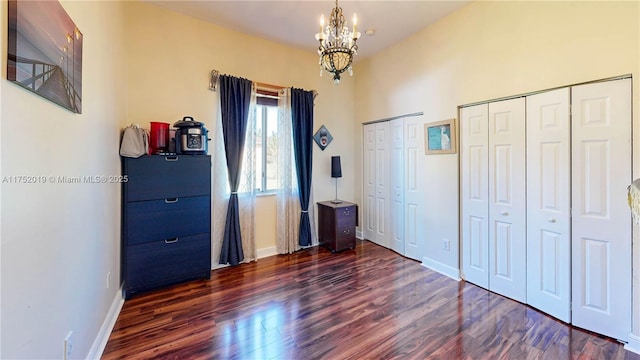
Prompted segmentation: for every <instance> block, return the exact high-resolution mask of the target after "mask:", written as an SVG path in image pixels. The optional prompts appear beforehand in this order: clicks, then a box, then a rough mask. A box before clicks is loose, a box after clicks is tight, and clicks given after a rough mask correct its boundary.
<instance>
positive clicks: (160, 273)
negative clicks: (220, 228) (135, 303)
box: [125, 234, 211, 290]
mask: <svg viewBox="0 0 640 360" xmlns="http://www.w3.org/2000/svg"><path fill="white" fill-rule="evenodd" d="M210 253H211V239H210V236H209V234H201V235H196V236H187V237H183V238H177V239H174V240H168V241H156V242H152V243H146V244H141V245H134V246H129V247H127V264H126V268H127V277H126V279H127V280H126V283H125V287H126V288H127V289H136V290H145V289H150V288H153V287H156V286H160V285H166V284H171V283H173V282H176V281H179V280H183V279H186V278H189V277H191V276H192V277H193V278H196V277H203V276H206V275H207V272H208V271H210V270H211V263H210Z"/></svg>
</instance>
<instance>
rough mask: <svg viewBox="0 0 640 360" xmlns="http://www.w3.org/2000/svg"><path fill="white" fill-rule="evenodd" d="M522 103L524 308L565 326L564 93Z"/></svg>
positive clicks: (567, 257) (566, 202) (568, 266)
mask: <svg viewBox="0 0 640 360" xmlns="http://www.w3.org/2000/svg"><path fill="white" fill-rule="evenodd" d="M526 101H527V304H529V305H531V306H533V307H535V308H538V309H540V310H542V311H544V312H545V313H547V314H549V315H552V316H554V317H556V318H558V319H560V320H562V321H565V322H570V321H571V309H570V307H571V233H570V227H571V221H570V217H569V207H570V196H569V195H570V190H571V186H570V185H571V184H570V180H571V179H570V165H571V163H570V146H569V139H570V121H569V88H564V89H558V90H554V91H549V92H545V93H541V94H536V95H532V96H528V97H527V100H526Z"/></svg>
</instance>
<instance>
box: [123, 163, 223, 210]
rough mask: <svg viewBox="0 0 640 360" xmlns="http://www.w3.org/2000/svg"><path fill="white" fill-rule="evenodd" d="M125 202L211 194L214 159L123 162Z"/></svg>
mask: <svg viewBox="0 0 640 360" xmlns="http://www.w3.org/2000/svg"><path fill="white" fill-rule="evenodd" d="M123 174H124V175H127V182H126V183H125V186H124V199H125V201H141V200H156V199H164V198H174V197H187V196H198V195H207V194H210V193H211V157H210V156H206V155H202V156H196V155H181V156H160V155H146V156H142V157H140V158H137V159H133V158H124V159H123Z"/></svg>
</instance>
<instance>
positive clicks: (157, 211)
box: [125, 196, 211, 245]
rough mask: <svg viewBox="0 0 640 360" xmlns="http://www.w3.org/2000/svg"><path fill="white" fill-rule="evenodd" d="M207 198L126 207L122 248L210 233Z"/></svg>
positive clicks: (140, 202) (163, 201) (137, 203)
mask: <svg viewBox="0 0 640 360" xmlns="http://www.w3.org/2000/svg"><path fill="white" fill-rule="evenodd" d="M210 223H211V198H210V197H209V196H197V197H186V198H173V199H163V200H150V201H136V202H130V203H128V204H127V209H126V215H125V226H126V235H127V236H126V239H127V243H126V244H125V245H135V244H141V243H146V242H152V241H159V240H166V239H172V238H175V237H180V236H187V235H196V234H202V233H208V232H210V228H209V224H210Z"/></svg>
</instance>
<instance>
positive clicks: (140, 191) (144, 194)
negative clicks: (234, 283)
mask: <svg viewBox="0 0 640 360" xmlns="http://www.w3.org/2000/svg"><path fill="white" fill-rule="evenodd" d="M122 161H123V163H122V174H123V175H126V176H127V182H126V183H124V184H123V193H122V281H123V282H124V285H123V291H124V296H125V298H127V299H128V298H130V297H131V296H132V295H134V294H136V293H138V292H141V291H147V290H152V289H156V288H159V287H162V286H166V285H170V284H175V283H179V282H183V281H187V280H192V279H197V278H206V279H209V278H210V276H211V157H210V156H207V155H180V156H160V155H145V156H142V157H140V158H137V159H133V158H123V160H122Z"/></svg>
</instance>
